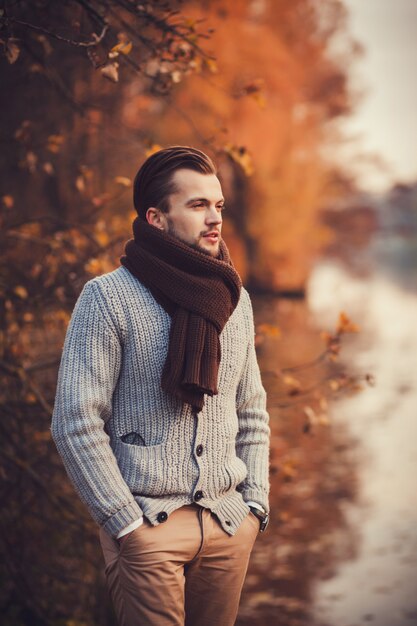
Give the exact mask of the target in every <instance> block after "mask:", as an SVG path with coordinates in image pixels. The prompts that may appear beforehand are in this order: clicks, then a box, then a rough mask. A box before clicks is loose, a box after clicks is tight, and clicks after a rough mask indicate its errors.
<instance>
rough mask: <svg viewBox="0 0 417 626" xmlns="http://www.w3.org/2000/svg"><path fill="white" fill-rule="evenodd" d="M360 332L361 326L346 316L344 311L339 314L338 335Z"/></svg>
mask: <svg viewBox="0 0 417 626" xmlns="http://www.w3.org/2000/svg"><path fill="white" fill-rule="evenodd" d="M359 330H360V328H359V326H357V325H356V324H354V323H353V322H351V320H350V319H349V317H348V316H347V315H346V313H345V312H344V311H341V312H340V313H339V321H338V325H337V329H336V331H337V333H338V334H342V333H358V332H359Z"/></svg>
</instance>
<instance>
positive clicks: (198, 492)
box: [194, 491, 204, 502]
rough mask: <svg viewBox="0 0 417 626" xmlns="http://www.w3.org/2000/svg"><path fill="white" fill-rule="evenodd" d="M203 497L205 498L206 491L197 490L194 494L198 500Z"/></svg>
mask: <svg viewBox="0 0 417 626" xmlns="http://www.w3.org/2000/svg"><path fill="white" fill-rule="evenodd" d="M201 498H204V493H203V492H202V491H196V492H195V494H194V500H195V501H196V502H198V501H199V500H201Z"/></svg>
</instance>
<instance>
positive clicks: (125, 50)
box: [109, 41, 132, 59]
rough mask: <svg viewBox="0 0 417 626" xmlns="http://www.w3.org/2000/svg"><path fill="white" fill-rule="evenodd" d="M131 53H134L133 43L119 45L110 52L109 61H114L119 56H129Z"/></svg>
mask: <svg viewBox="0 0 417 626" xmlns="http://www.w3.org/2000/svg"><path fill="white" fill-rule="evenodd" d="M131 51H132V42H131V41H127V42H122V43H118V44H117V45H115V46H113V48H112V49H111V50H110V52H109V59H114V58H116V57H117V56H119V54H124V55H128V54H130V52H131Z"/></svg>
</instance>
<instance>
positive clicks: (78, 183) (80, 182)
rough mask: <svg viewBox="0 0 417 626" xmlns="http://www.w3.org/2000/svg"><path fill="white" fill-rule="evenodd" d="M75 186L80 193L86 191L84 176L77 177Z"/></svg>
mask: <svg viewBox="0 0 417 626" xmlns="http://www.w3.org/2000/svg"><path fill="white" fill-rule="evenodd" d="M75 186H76V188H77V190H78V191H79V192H80V193H82V192H83V191H85V180H84V177H83V176H77V178H76V179H75Z"/></svg>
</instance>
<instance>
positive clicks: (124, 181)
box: [114, 176, 132, 187]
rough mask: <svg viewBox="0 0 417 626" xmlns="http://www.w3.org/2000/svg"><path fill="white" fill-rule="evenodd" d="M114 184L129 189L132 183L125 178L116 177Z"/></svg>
mask: <svg viewBox="0 0 417 626" xmlns="http://www.w3.org/2000/svg"><path fill="white" fill-rule="evenodd" d="M114 182H115V183H118V184H119V185H123V187H130V185H131V184H132V181H131V180H130V178H128V177H127V176H116V177H115V179H114Z"/></svg>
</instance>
